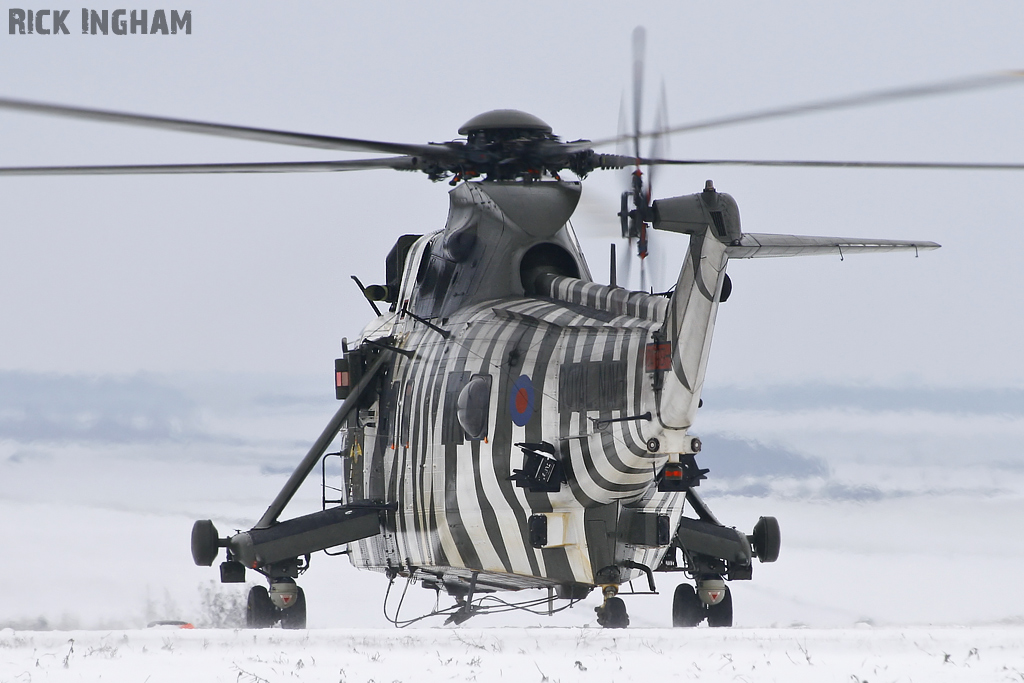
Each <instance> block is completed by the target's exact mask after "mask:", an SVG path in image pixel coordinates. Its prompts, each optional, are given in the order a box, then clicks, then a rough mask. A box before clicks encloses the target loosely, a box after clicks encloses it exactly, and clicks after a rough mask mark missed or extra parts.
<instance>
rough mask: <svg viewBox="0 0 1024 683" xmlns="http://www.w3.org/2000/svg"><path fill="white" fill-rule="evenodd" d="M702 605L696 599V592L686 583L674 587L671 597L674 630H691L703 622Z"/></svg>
mask: <svg viewBox="0 0 1024 683" xmlns="http://www.w3.org/2000/svg"><path fill="white" fill-rule="evenodd" d="M705 616H707V615H706V614H705V612H704V603H702V602H701V601H700V598H699V597H697V591H695V590H694V589H693V586H691V585H690V584H688V583H681V584H679V585H678V586H676V592H675V594H674V595H673V596H672V626H674V627H676V628H693V627H694V626H696V625H697V624H699V623H700V622H702V621H704V617H705Z"/></svg>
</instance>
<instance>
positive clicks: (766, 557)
mask: <svg viewBox="0 0 1024 683" xmlns="http://www.w3.org/2000/svg"><path fill="white" fill-rule="evenodd" d="M753 540H754V543H753V545H754V552H755V553H757V559H758V560H760V561H761V562H774V561H775V560H777V559H779V550H780V548H781V547H782V534H781V532H780V531H779V520H777V519H775V518H774V517H761V518H760V519H758V520H757V524H755V525H754V538H753Z"/></svg>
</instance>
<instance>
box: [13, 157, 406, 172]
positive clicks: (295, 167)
mask: <svg viewBox="0 0 1024 683" xmlns="http://www.w3.org/2000/svg"><path fill="white" fill-rule="evenodd" d="M419 165H420V164H419V162H418V160H417V159H416V158H415V157H391V158H389V159H354V160H352V161H276V162H266V163H252V164H244V163H243V164H144V165H127V166H22V167H6V168H5V167H0V176H33V175H151V174H159V173H317V172H330V171H361V170H367V169H374V168H392V169H395V170H398V171H415V170H418V167H419Z"/></svg>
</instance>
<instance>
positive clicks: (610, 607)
mask: <svg viewBox="0 0 1024 683" xmlns="http://www.w3.org/2000/svg"><path fill="white" fill-rule="evenodd" d="M597 623H599V624H601V626H603V627H605V628H626V627H627V626H629V615H628V614H626V603H624V602H623V601H622V598H608V600H607V601H605V603H604V607H600V608H598V614H597Z"/></svg>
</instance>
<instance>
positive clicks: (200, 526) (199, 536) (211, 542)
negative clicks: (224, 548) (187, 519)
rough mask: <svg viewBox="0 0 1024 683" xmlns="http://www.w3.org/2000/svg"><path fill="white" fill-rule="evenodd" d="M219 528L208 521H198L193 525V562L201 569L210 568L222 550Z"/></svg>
mask: <svg viewBox="0 0 1024 683" xmlns="http://www.w3.org/2000/svg"><path fill="white" fill-rule="evenodd" d="M219 540H220V537H219V536H217V527H215V526H214V525H213V522H211V521H210V520H208V519H200V520H197V521H196V523H195V524H193V525H192V561H193V562H195V563H196V565H198V566H200V567H209V566H212V565H213V561H214V560H216V559H217V552H218V551H219V550H220V544H219Z"/></svg>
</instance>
